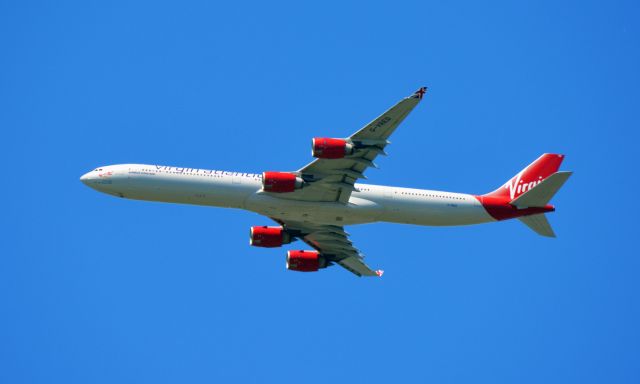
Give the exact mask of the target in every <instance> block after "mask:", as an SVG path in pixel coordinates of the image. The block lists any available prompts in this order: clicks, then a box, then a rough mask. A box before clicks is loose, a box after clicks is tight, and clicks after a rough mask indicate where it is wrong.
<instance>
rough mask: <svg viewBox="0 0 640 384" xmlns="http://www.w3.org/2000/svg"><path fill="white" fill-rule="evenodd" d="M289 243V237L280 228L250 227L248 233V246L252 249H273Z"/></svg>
mask: <svg viewBox="0 0 640 384" xmlns="http://www.w3.org/2000/svg"><path fill="white" fill-rule="evenodd" d="M290 242H291V235H289V234H288V233H287V232H286V231H285V230H284V229H283V228H282V227H266V226H262V227H251V231H250V232H249V244H251V245H253V246H254V247H265V248H275V247H281V246H282V244H289V243H290Z"/></svg>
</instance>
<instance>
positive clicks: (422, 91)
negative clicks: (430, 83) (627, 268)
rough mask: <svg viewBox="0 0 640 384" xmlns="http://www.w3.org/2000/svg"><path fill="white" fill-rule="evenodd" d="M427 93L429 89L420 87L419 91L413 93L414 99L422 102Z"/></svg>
mask: <svg viewBox="0 0 640 384" xmlns="http://www.w3.org/2000/svg"><path fill="white" fill-rule="evenodd" d="M426 92H427V87H420V88H419V89H418V90H417V91H415V92H414V93H413V95H412V97H414V98H416V99H420V100H422V97H423V96H424V94H425V93H426Z"/></svg>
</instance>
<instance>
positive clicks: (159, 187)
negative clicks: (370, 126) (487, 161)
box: [81, 164, 495, 226]
mask: <svg viewBox="0 0 640 384" xmlns="http://www.w3.org/2000/svg"><path fill="white" fill-rule="evenodd" d="M81 180H82V181H83V182H84V183H85V184H87V185H88V186H90V187H92V188H94V189H96V190H99V191H101V192H104V193H108V194H112V195H116V196H120V197H124V198H129V199H136V200H147V201H161V202H168V203H183V204H196V205H209V206H215V207H227V208H239V209H245V210H249V211H252V212H256V213H259V214H262V215H265V216H269V217H272V218H274V219H282V220H289V221H298V222H310V223H314V224H332V225H352V224H363V223H372V222H377V221H385V222H393V223H405V224H417V225H433V226H444V225H465V224H478V223H485V222H490V221H495V219H493V218H492V217H491V216H490V215H489V214H488V213H487V211H486V210H485V209H484V208H483V206H482V204H480V202H479V201H478V199H477V198H476V197H475V196H473V195H468V194H462V193H451V192H440V191H430V190H423V189H411V188H399V187H388V186H380V185H368V184H356V185H355V187H356V189H357V190H356V191H354V192H353V193H352V194H351V197H350V199H349V202H348V204H342V203H339V202H305V201H297V200H292V199H287V198H283V196H282V195H286V194H278V193H269V192H264V191H263V190H262V176H261V175H258V174H253V173H241V172H227V171H215V170H205V169H197V168H180V167H168V166H159V165H144V164H122V165H112V166H106V167H100V168H97V169H96V170H94V171H91V172H89V173H87V174H85V175H84V176H82V178H81Z"/></svg>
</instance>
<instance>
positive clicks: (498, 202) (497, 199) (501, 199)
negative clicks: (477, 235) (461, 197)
mask: <svg viewBox="0 0 640 384" xmlns="http://www.w3.org/2000/svg"><path fill="white" fill-rule="evenodd" d="M474 197H475V198H476V199H478V201H479V202H480V204H482V206H483V207H484V209H485V210H486V211H487V213H488V214H489V215H491V217H493V218H494V219H496V220H507V219H513V218H516V217H521V216H528V215H535V214H536V213H545V212H553V211H555V210H556V209H555V207H554V206H553V205H550V204H547V205H545V206H544V207H530V208H523V209H518V208H516V207H514V206H513V205H511V204H509V203H510V200H509V197H507V196H488V195H484V196H474Z"/></svg>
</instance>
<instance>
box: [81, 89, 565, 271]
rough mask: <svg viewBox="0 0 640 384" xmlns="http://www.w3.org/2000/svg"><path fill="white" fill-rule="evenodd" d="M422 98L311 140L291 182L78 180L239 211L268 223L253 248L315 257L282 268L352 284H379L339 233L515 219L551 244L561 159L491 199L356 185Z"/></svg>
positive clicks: (119, 172)
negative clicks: (353, 278)
mask: <svg viewBox="0 0 640 384" xmlns="http://www.w3.org/2000/svg"><path fill="white" fill-rule="evenodd" d="M425 92H426V88H420V89H419V90H418V91H416V92H415V93H413V94H412V95H411V96H409V97H407V98H405V99H403V100H401V101H400V102H399V103H397V104H396V105H394V106H393V107H391V108H390V109H389V110H388V111H386V112H385V113H383V114H382V115H380V116H379V117H377V118H376V119H375V120H373V121H372V122H371V123H369V124H367V125H366V126H365V127H364V128H362V129H360V130H359V131H357V132H356V133H354V134H353V135H351V136H349V137H347V138H344V139H333V138H315V139H313V141H312V154H313V156H314V157H316V159H315V160H314V161H312V162H311V163H309V164H307V165H306V166H304V167H302V168H300V169H299V170H297V171H295V172H263V173H262V174H253V173H241V172H227V171H214V170H207V169H197V168H181V167H170V166H161V165H144V164H121V165H110V166H104V167H100V168H96V169H94V170H93V171H91V172H89V173H87V174H85V175H83V176H82V177H81V178H80V180H81V181H82V182H83V183H85V184H86V185H88V186H90V187H91V188H93V189H96V190H98V191H100V192H104V193H108V194H111V195H115V196H119V197H125V198H129V199H137V200H149V201H163V202H169V203H185V204H197V205H209V206H216V207H229V208H240V209H246V210H249V211H253V212H257V213H259V214H262V215H265V216H268V217H270V218H271V219H273V220H274V221H275V222H277V223H278V224H279V225H277V226H256V227H252V228H251V231H250V244H251V245H253V246H257V247H279V246H282V245H283V244H288V243H290V242H291V241H292V240H294V239H296V238H298V239H301V240H302V241H304V242H305V243H307V244H308V245H309V246H310V247H311V248H313V250H292V251H288V252H287V268H288V269H290V270H294V271H303V272H311V271H317V270H319V269H321V268H325V267H327V266H330V265H333V264H338V265H340V266H342V267H344V268H346V269H347V270H349V271H351V272H353V273H354V274H356V275H358V276H381V275H382V271H380V270H377V271H376V270H372V269H371V268H369V267H368V266H367V265H366V264H365V263H364V258H363V256H362V254H361V253H360V252H359V251H358V249H357V248H355V247H354V245H353V243H352V242H351V241H350V240H349V238H348V236H349V235H348V234H347V233H346V232H345V231H344V226H345V225H354V224H364V223H373V222H379V221H386V222H393V223H405V224H416V225H432V226H445V225H446V226H449V225H467V224H479V223H487V222H492V221H497V220H506V219H513V218H517V219H519V220H520V221H522V222H523V223H524V224H526V225H527V226H529V227H530V228H531V229H532V230H534V231H535V232H537V233H538V234H540V235H542V236H549V237H554V236H555V235H554V233H553V230H552V229H551V226H550V225H549V222H548V221H547V219H546V217H545V213H546V212H552V211H554V207H553V206H552V205H549V200H550V199H551V198H552V197H553V195H554V194H555V193H556V192H557V191H558V190H559V189H560V187H561V186H562V185H563V184H564V182H565V181H566V180H567V179H568V178H569V176H570V175H571V172H559V171H558V169H559V167H560V164H561V163H562V160H563V158H564V156H563V155H558V154H549V153H545V154H543V155H542V156H540V157H539V158H538V159H537V160H535V161H534V162H533V163H531V164H530V165H529V166H527V167H526V168H525V169H523V170H522V171H521V172H520V173H518V174H517V175H516V176H514V177H513V178H512V179H510V180H509V181H507V182H506V183H505V184H504V185H503V186H501V187H500V188H498V189H496V190H495V191H493V192H491V193H488V194H485V195H481V196H476V195H468V194H464V193H452V192H440V191H430V190H423V189H410V188H399V187H387V186H382V185H370V184H359V183H356V181H357V180H358V179H366V177H365V176H364V174H363V173H364V172H365V171H366V170H367V168H369V167H376V165H375V164H374V162H373V161H374V160H375V158H376V157H377V156H378V155H380V154H382V155H384V154H385V153H384V148H385V147H386V146H387V144H389V142H388V141H387V139H388V138H389V136H391V134H392V133H393V131H394V130H395V129H396V128H397V127H398V125H399V124H400V123H401V122H402V121H403V120H404V118H405V117H406V116H407V115H408V114H409V112H411V111H412V110H413V108H414V107H415V106H416V105H418V103H419V102H420V100H422V97H423V96H424V94H425Z"/></svg>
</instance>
